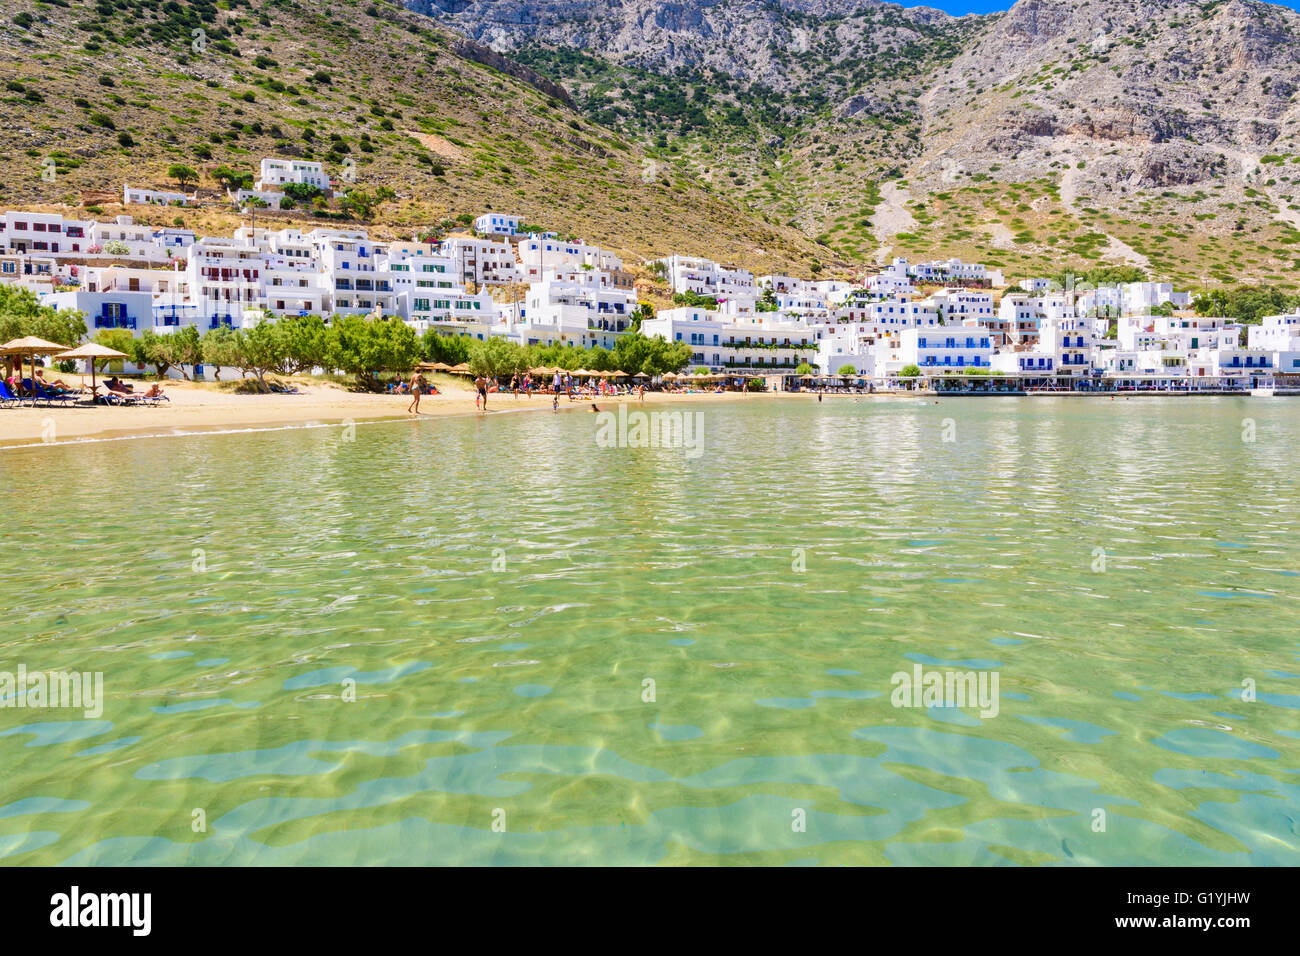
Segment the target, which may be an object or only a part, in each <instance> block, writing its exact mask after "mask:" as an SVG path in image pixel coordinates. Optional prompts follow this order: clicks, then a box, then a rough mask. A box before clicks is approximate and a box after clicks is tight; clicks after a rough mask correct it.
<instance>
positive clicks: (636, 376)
mask: <svg viewBox="0 0 1300 956" xmlns="http://www.w3.org/2000/svg"><path fill="white" fill-rule="evenodd" d="M632 377H633V378H649V377H650V376H649V375H647V374H646V373H645V372H637V373H636V374H635V375H633V376H632Z"/></svg>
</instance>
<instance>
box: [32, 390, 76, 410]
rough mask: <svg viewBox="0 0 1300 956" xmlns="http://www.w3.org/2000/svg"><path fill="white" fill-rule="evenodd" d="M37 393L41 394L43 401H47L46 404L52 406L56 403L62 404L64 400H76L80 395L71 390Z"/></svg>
mask: <svg viewBox="0 0 1300 956" xmlns="http://www.w3.org/2000/svg"><path fill="white" fill-rule="evenodd" d="M37 394H38V395H39V397H40V399H41V401H43V402H45V404H46V405H47V406H50V407H53V405H54V404H62V403H64V402H75V401H76V400H77V399H78V398H79V397H80V396H78V395H75V394H72V393H70V392H55V391H49V390H46V391H42V392H38V393H37Z"/></svg>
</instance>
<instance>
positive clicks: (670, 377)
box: [663, 372, 677, 382]
mask: <svg viewBox="0 0 1300 956" xmlns="http://www.w3.org/2000/svg"><path fill="white" fill-rule="evenodd" d="M663 377H664V380H665V381H668V382H675V381H677V373H676V372H668V373H666V374H665V375H664V376H663Z"/></svg>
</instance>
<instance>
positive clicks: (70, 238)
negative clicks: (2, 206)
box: [0, 211, 92, 253]
mask: <svg viewBox="0 0 1300 956" xmlns="http://www.w3.org/2000/svg"><path fill="white" fill-rule="evenodd" d="M91 225H92V224H91V223H90V222H83V221H81V220H78V219H64V218H63V216H62V215H60V214H59V213H42V212H24V211H11V212H6V213H5V214H4V219H3V222H0V242H2V243H3V245H4V247H5V248H6V249H8V250H9V251H10V252H39V253H69V252H72V253H84V252H85V250H86V248H87V247H88V246H89V245H90V241H89V229H90V227H91Z"/></svg>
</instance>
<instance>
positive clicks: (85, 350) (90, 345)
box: [54, 342, 129, 401]
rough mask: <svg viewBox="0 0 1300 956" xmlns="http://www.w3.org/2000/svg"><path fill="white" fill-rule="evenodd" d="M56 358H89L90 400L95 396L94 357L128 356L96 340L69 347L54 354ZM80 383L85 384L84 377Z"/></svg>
mask: <svg viewBox="0 0 1300 956" xmlns="http://www.w3.org/2000/svg"><path fill="white" fill-rule="evenodd" d="M54 357H55V358H56V359H90V395H91V400H92V401H93V400H94V396H95V387H96V386H95V360H96V359H106V358H107V359H113V358H122V359H124V358H128V357H129V356H127V354H126V353H125V352H119V351H118V350H117V349H110V348H109V347H108V346H107V345H100V344H99V343H98V342H87V343H86V344H85V345H81V346H78V347H77V348H75V349H70V350H69V351H67V352H60V353H59V354H58V355H56V356H54ZM81 384H82V385H85V384H86V381H85V379H82V381H81Z"/></svg>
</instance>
